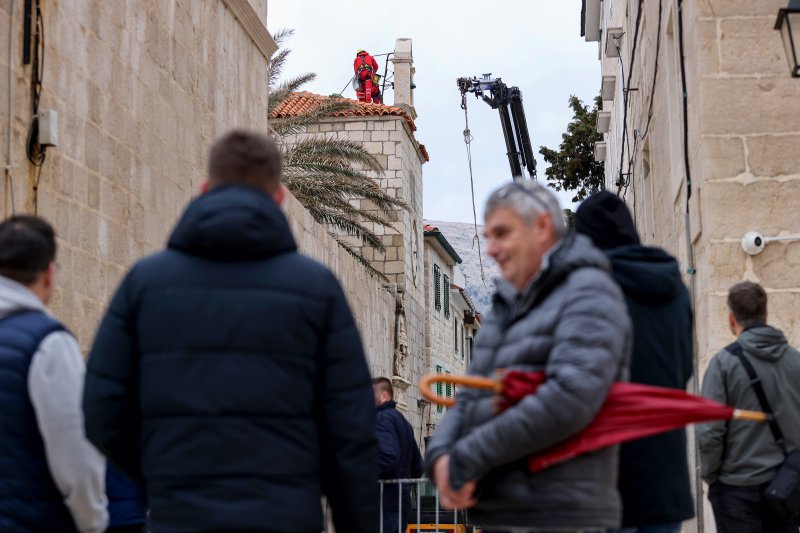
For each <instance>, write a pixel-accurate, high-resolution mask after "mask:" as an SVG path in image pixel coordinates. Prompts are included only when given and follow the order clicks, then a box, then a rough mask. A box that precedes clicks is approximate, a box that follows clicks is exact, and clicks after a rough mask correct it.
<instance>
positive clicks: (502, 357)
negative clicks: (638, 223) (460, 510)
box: [426, 182, 632, 533]
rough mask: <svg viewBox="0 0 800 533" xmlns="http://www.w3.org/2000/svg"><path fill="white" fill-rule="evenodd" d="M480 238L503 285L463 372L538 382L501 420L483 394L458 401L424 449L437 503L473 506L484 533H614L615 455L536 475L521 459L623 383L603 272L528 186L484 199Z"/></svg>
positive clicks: (613, 291) (619, 337) (620, 305)
mask: <svg viewBox="0 0 800 533" xmlns="http://www.w3.org/2000/svg"><path fill="white" fill-rule="evenodd" d="M484 231H485V233H486V238H487V240H488V244H489V247H488V253H489V255H490V256H492V258H494V259H495V261H497V264H498V266H499V267H500V270H501V274H502V278H503V279H502V280H501V281H498V286H497V292H496V294H495V295H494V298H493V303H492V312H491V313H490V315H489V317H488V318H487V319H486V321H485V322H484V324H483V325H482V326H481V332H480V335H478V338H477V343H476V346H475V353H474V359H473V363H472V365H471V366H470V368H469V373H470V374H475V375H482V376H493V375H494V372H495V369H498V368H502V369H517V370H526V371H544V372H545V373H546V376H547V381H546V382H545V384H544V385H542V386H541V387H540V388H539V390H538V391H537V393H536V394H535V395H532V396H528V397H527V398H525V399H524V400H523V401H521V402H520V403H518V404H517V405H516V406H514V407H512V408H510V409H507V410H506V411H504V412H502V413H500V414H498V413H496V412H495V407H494V398H493V395H492V393H491V392H485V391H476V390H471V389H467V390H464V391H462V392H459V395H458V403H457V405H456V407H455V408H453V409H451V410H450V411H448V413H447V416H446V417H445V419H444V420H443V421H442V423H441V424H440V426H439V428H438V429H437V431H436V434H435V435H434V436H433V438H432V439H431V441H430V443H429V444H428V447H427V457H426V466H427V469H428V471H429V472H430V474H431V476H432V478H433V479H434V481H435V482H436V485H437V487H438V488H439V493H440V497H441V500H442V503H443V504H444V505H446V506H448V507H473V506H474V508H473V509H471V510H470V518H471V519H472V520H473V521H474V522H475V523H477V524H480V525H481V526H483V527H484V531H493V532H494V531H497V532H515V533H516V532H517V531H519V532H528V531H554V530H557V531H585V530H594V529H605V528H613V527H618V526H619V521H620V498H619V494H618V493H617V488H616V481H617V480H616V476H617V449H616V448H607V449H604V450H601V451H598V452H594V453H590V454H587V455H583V456H580V457H577V458H575V459H572V460H570V461H567V462H565V463H562V464H559V465H556V466H553V467H551V468H550V469H548V470H545V471H543V472H540V473H537V474H530V473H529V471H528V465H527V461H526V458H527V457H528V456H530V455H532V454H535V453H537V452H540V451H542V450H545V449H546V448H548V447H550V446H552V445H554V444H556V443H558V442H561V441H563V440H565V439H567V438H568V437H570V436H572V435H574V434H575V433H577V432H579V431H580V430H581V429H583V428H584V427H586V426H587V425H588V424H589V423H590V422H591V421H592V420H593V418H594V416H595V415H596V413H597V411H598V410H599V409H600V406H601V405H602V404H603V402H604V401H605V398H606V395H607V394H608V391H609V389H610V387H611V385H612V383H613V382H614V381H615V380H619V379H623V378H625V377H626V372H627V370H626V368H627V364H628V358H629V355H630V348H631V334H632V333H631V325H630V319H629V317H628V311H627V308H626V306H625V300H624V298H623V296H622V293H621V291H620V289H619V288H618V287H617V285H616V284H615V283H614V281H613V279H612V278H611V276H610V275H609V273H608V271H609V267H608V262H607V260H606V258H605V256H604V255H603V254H602V253H601V252H600V251H598V250H597V249H596V248H595V247H594V246H593V245H592V244H591V242H590V241H589V239H588V238H586V237H584V236H582V235H574V234H572V235H566V228H565V226H564V221H563V217H562V213H561V209H560V207H559V205H558V200H557V199H556V198H555V196H554V195H553V194H552V193H551V192H549V191H548V190H547V189H545V188H544V187H542V186H539V185H537V184H535V183H532V182H525V183H521V182H514V183H510V184H508V185H505V186H503V187H501V188H500V189H498V190H497V191H495V192H494V193H493V194H492V195H491V196H490V197H489V200H488V202H487V205H486V221H485V226H484Z"/></svg>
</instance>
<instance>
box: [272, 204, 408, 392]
mask: <svg viewBox="0 0 800 533" xmlns="http://www.w3.org/2000/svg"><path fill="white" fill-rule="evenodd" d="M283 209H284V212H285V213H286V216H287V218H288V219H289V226H290V227H291V228H292V233H293V234H294V237H295V239H296V240H297V246H298V248H299V249H300V251H302V252H303V253H304V254H306V255H308V256H309V257H312V258H314V259H316V260H317V261H320V262H322V263H324V264H325V265H326V266H327V267H328V268H330V269H331V270H332V271H333V273H334V274H335V275H336V277H337V278H338V279H339V281H340V283H341V284H342V286H343V287H344V289H345V292H346V294H347V299H348V301H349V303H350V309H351V311H352V312H353V316H354V317H355V320H356V323H357V324H358V330H359V332H360V333H361V341H362V343H363V344H364V352H365V353H366V355H367V361H368V362H369V367H370V372H371V373H372V375H373V376H389V377H391V375H392V354H393V353H394V319H395V298H394V296H393V295H392V294H391V293H390V292H389V291H387V290H386V289H384V288H383V287H382V285H381V282H380V281H379V280H378V279H377V278H375V277H373V276H372V275H371V274H369V273H368V272H367V270H366V269H365V268H364V267H363V266H361V265H360V264H358V263H357V262H356V261H355V259H353V257H352V256H351V255H350V254H348V253H347V252H346V251H345V250H344V248H342V247H341V246H339V244H338V243H337V242H336V241H335V240H334V239H333V238H332V237H331V236H330V235H328V232H327V231H326V230H325V228H323V227H322V226H320V225H319V224H317V223H316V222H315V221H314V219H313V218H312V217H311V215H310V214H309V213H308V211H306V209H305V208H304V207H303V206H302V205H301V204H300V202H298V201H297V200H295V199H294V197H293V196H291V195H289V196H287V201H286V204H285V205H284V208H283Z"/></svg>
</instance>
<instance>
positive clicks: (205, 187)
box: [200, 178, 211, 194]
mask: <svg viewBox="0 0 800 533" xmlns="http://www.w3.org/2000/svg"><path fill="white" fill-rule="evenodd" d="M210 190H211V181H210V180H209V179H208V178H206V179H204V180H203V181H202V182H200V194H205V193H207V192H208V191H210Z"/></svg>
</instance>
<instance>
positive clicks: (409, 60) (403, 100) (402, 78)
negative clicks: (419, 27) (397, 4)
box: [392, 38, 417, 119]
mask: <svg viewBox="0 0 800 533" xmlns="http://www.w3.org/2000/svg"><path fill="white" fill-rule="evenodd" d="M392 63H393V64H394V105H396V106H397V107H400V108H402V109H403V110H404V111H405V112H406V113H408V114H409V115H411V118H413V119H415V118H417V112H416V110H415V109H414V85H413V81H412V80H413V78H414V56H413V55H412V53H411V39H409V38H400V39H397V40H396V41H395V43H394V55H393V56H392Z"/></svg>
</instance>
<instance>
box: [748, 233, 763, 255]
mask: <svg viewBox="0 0 800 533" xmlns="http://www.w3.org/2000/svg"><path fill="white" fill-rule="evenodd" d="M766 244H767V242H766V239H764V236H763V235H761V234H760V233H759V232H757V231H749V232H747V233H746V234H745V236H744V237H742V250H744V251H745V253H747V254H748V255H756V254H758V253H761V250H763V249H764V246H765V245H766Z"/></svg>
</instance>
